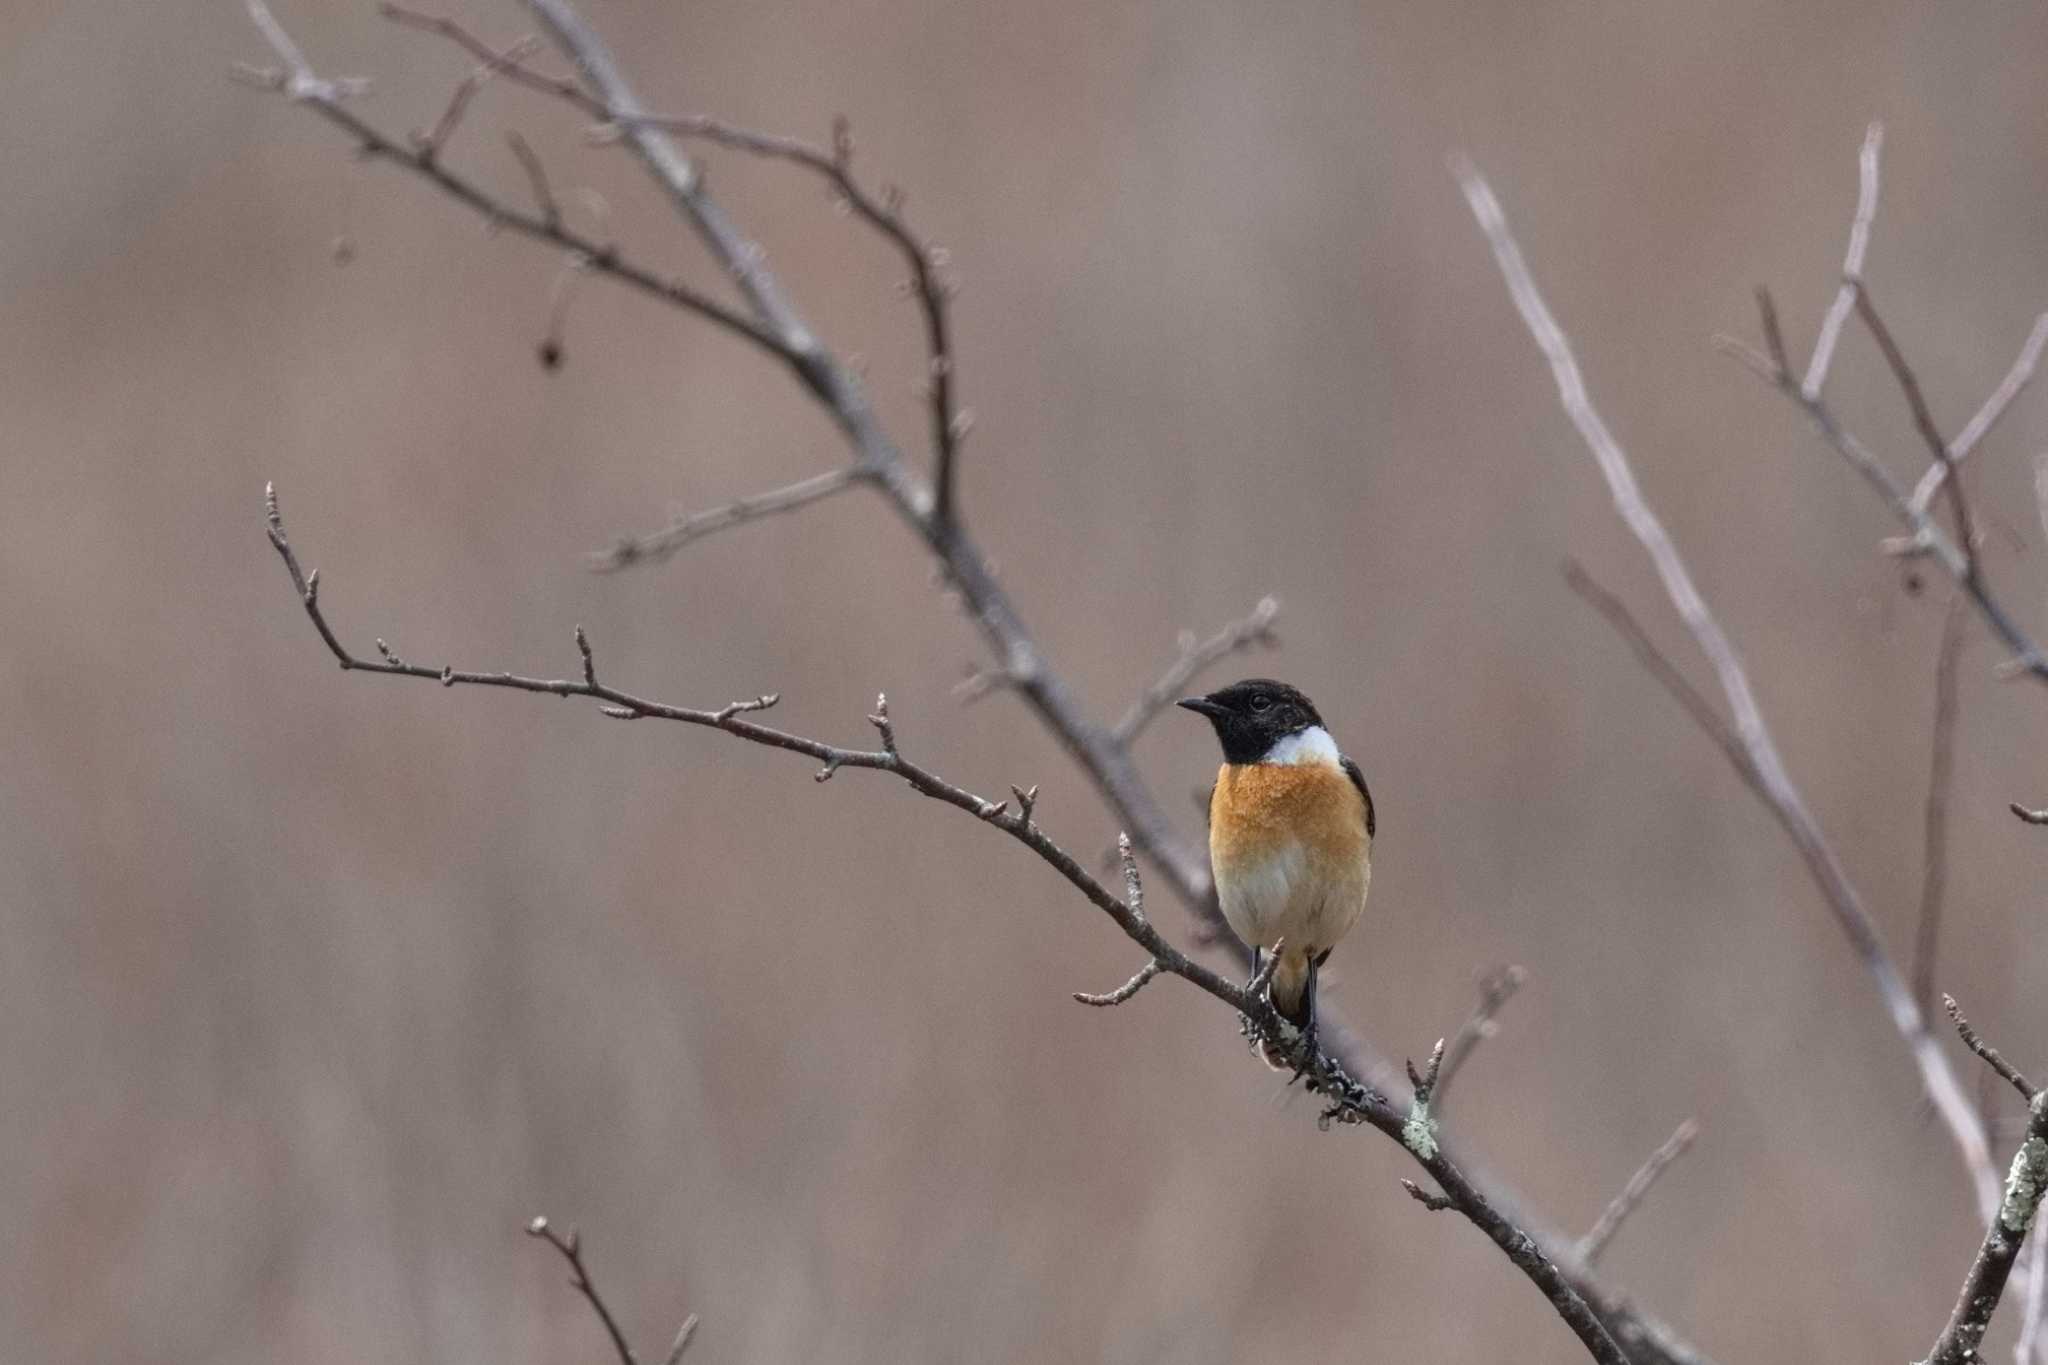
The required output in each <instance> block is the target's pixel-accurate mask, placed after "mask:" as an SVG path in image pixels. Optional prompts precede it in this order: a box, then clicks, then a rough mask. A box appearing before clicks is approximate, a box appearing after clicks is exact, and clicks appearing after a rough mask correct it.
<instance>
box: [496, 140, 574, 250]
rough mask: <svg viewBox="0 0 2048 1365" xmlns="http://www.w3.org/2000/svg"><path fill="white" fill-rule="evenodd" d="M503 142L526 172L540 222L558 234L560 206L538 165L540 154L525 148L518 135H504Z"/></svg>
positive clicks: (545, 174)
mask: <svg viewBox="0 0 2048 1365" xmlns="http://www.w3.org/2000/svg"><path fill="white" fill-rule="evenodd" d="M505 142H506V144H507V145H508V146H510V147H511V148H512V155H513V156H515V157H517V158H518V159H519V165H520V168H521V169H522V170H524V171H525V172H526V183H527V184H529V185H531V186H533V202H534V203H535V204H537V205H538V206H539V207H540V217H541V222H543V223H544V224H546V225H547V226H548V227H551V228H553V229H554V230H555V231H557V232H559V231H561V228H562V206H561V204H560V203H558V202H557V201H556V199H555V192H554V191H553V190H552V189H550V188H549V187H548V173H547V170H546V168H545V167H543V166H542V165H541V164H540V154H539V153H537V152H535V151H534V150H533V148H531V147H529V146H527V144H526V139H525V138H523V137H521V136H519V134H518V133H511V132H508V133H506V134H505Z"/></svg>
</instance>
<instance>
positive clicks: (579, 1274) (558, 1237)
mask: <svg viewBox="0 0 2048 1365" xmlns="http://www.w3.org/2000/svg"><path fill="white" fill-rule="evenodd" d="M526 1235H527V1236H529V1237H538V1238H540V1239H541V1240H542V1241H543V1242H546V1243H547V1244H548V1245H549V1246H551V1247H553V1248H554V1249H555V1250H556V1251H558V1252H560V1253H561V1255H562V1259H563V1260H565V1261H567V1262H568V1263H569V1272H570V1274H571V1275H573V1276H574V1277H575V1278H574V1279H572V1280H570V1281H569V1283H571V1284H573V1285H575V1286H576V1290H577V1292H578V1293H580V1294H582V1295H583V1297H584V1298H586V1299H588V1300H590V1307H591V1310H592V1311H593V1312H595V1313H596V1314H597V1318H598V1321H599V1322H602V1323H603V1324H604V1330H605V1335H607V1336H609V1337H610V1338H611V1339H612V1350H613V1351H614V1352H616V1353H617V1354H618V1357H619V1365H639V1362H638V1361H637V1360H635V1359H634V1358H633V1348H632V1347H631V1346H629V1345H627V1344H626V1334H625V1333H624V1332H622V1331H620V1330H619V1321H618V1319H617V1318H615V1317H613V1316H612V1310H611V1309H609V1308H607V1307H606V1306H605V1302H604V1295H602V1294H600V1293H598V1292H597V1284H596V1282H595V1281H593V1280H592V1279H591V1278H590V1271H589V1270H588V1269H586V1268H585V1267H584V1264H583V1239H582V1238H580V1237H578V1236H577V1235H576V1229H574V1228H570V1229H569V1232H568V1235H567V1236H563V1235H562V1234H561V1233H558V1232H556V1231H555V1229H554V1227H553V1225H552V1224H550V1223H549V1222H548V1220H547V1219H546V1218H535V1219H534V1220H533V1221H532V1222H530V1223H528V1224H527V1225H526Z"/></svg>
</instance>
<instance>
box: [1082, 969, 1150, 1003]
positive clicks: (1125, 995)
mask: <svg viewBox="0 0 2048 1365" xmlns="http://www.w3.org/2000/svg"><path fill="white" fill-rule="evenodd" d="M1160 970H1161V969H1160V966H1159V959H1158V958H1156V957H1155V958H1148V959H1146V962H1145V965H1144V966H1142V967H1140V968H1138V971H1137V974H1136V975H1135V976H1133V977H1132V978H1131V979H1130V980H1129V981H1126V982H1124V984H1123V985H1121V986H1118V987H1117V988H1116V989H1115V990H1113V991H1108V992H1105V993H1104V994H1102V995H1092V994H1090V993H1089V992H1087V991H1075V992H1074V998H1075V999H1076V1000H1078V1001H1080V1002H1081V1003H1082V1004H1084V1005H1095V1006H1098V1007H1102V1006H1109V1005H1121V1004H1123V1002H1124V1001H1126V1000H1128V999H1130V998H1131V997H1132V996H1134V995H1136V994H1137V993H1138V992H1139V991H1141V990H1143V989H1144V988H1145V983H1146V982H1147V981H1150V980H1151V979H1152V978H1153V977H1155V976H1157V975H1159V973H1160Z"/></svg>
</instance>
